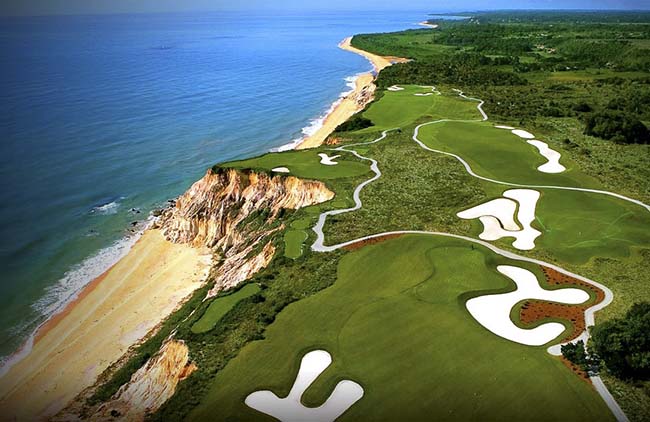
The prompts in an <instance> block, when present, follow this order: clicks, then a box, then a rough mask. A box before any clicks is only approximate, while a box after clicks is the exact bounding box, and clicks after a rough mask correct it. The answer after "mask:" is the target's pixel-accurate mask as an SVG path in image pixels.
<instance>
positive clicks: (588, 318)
mask: <svg viewBox="0 0 650 422" xmlns="http://www.w3.org/2000/svg"><path fill="white" fill-rule="evenodd" d="M454 91H456V92H457V93H458V95H459V96H460V97H462V98H465V99H467V100H470V101H477V102H479V104H478V105H477V109H478V111H479V112H480V113H481V116H482V117H483V118H482V119H481V120H480V121H486V120H488V116H487V114H486V113H485V112H484V111H483V108H482V106H483V104H484V101H483V100H480V99H478V98H472V97H467V96H465V95H464V94H463V92H462V91H460V90H454ZM476 121H477V120H453V119H440V120H435V121H431V122H427V123H423V124H420V125H418V126H416V128H415V130H414V133H413V137H412V139H413V140H414V141H415V142H416V143H417V144H418V145H419V146H420V147H422V148H423V149H425V150H427V151H431V152H435V153H439V154H443V155H448V156H451V157H454V158H456V159H457V160H458V161H460V163H461V164H462V165H463V166H464V167H465V169H466V171H467V173H469V174H470V175H471V176H473V177H476V178H478V179H480V180H484V181H487V182H491V183H496V184H500V185H506V186H513V187H522V188H538V189H561V190H573V191H580V192H590V193H596V194H604V195H609V196H613V197H616V198H619V199H623V200H625V201H628V202H631V203H634V204H637V205H640V206H642V207H643V208H645V209H646V210H648V211H650V205H647V204H645V203H643V202H641V201H638V200H636V199H632V198H628V197H626V196H623V195H619V194H617V193H614V192H608V191H602V190H597V189H586V188H573V187H566V186H541V185H523V184H517V183H509V182H503V181H500V180H495V179H490V178H487V177H484V176H480V175H478V174H476V173H475V172H474V171H473V170H472V168H471V166H470V165H469V164H468V163H467V162H466V161H465V160H463V159H462V158H461V157H460V156H458V155H456V154H453V153H449V152H445V151H440V150H436V149H433V148H430V147H428V146H426V145H425V144H424V143H423V142H422V141H420V140H419V139H418V134H419V130H420V128H421V127H424V126H427V125H431V124H436V123H441V122H476ZM394 130H397V129H388V130H384V131H383V132H382V133H381V136H380V137H379V138H377V139H374V140H372V141H369V142H361V143H355V144H349V145H343V146H340V147H338V148H334V149H333V150H334V151H345V152H349V153H351V154H353V155H355V156H356V157H357V158H359V159H361V160H365V161H369V162H370V169H371V170H372V172H373V173H374V176H372V177H371V178H370V179H368V180H365V181H364V182H362V183H360V184H359V185H358V186H357V187H356V189H355V190H354V193H353V195H352V196H353V199H354V206H353V207H350V208H344V209H336V210H331V211H325V212H323V213H321V214H320V215H319V217H318V221H317V223H316V225H315V226H314V227H313V228H312V230H313V231H314V232H315V233H316V240H315V241H314V243H313V244H312V246H311V249H312V250H313V251H315V252H331V251H335V250H337V249H340V248H343V247H346V246H349V245H352V244H355V243H358V242H362V241H364V240H369V239H375V238H378V237H384V236H389V235H399V234H419V235H430V236H442V237H448V238H454V239H461V240H464V241H467V242H471V243H474V244H478V245H481V246H483V247H485V248H487V249H489V250H491V251H492V252H494V253H496V254H498V255H501V256H503V257H505V258H509V259H512V260H515V261H523V262H529V263H533V264H537V265H542V266H545V267H548V268H551V269H553V270H555V271H558V272H560V273H562V274H565V275H567V276H570V277H573V278H576V279H578V280H581V281H583V282H586V283H589V284H592V285H594V286H596V287H597V288H599V289H601V290H602V291H603V292H604V293H605V298H604V299H603V301H602V302H600V303H598V304H596V305H594V306H592V307H590V308H589V309H587V310H586V311H585V327H586V328H585V331H583V332H582V334H581V335H580V336H579V337H577V338H576V339H574V340H572V341H571V342H566V343H563V344H567V343H575V342H577V341H580V340H583V341H584V343H585V344H587V341H588V339H589V331H588V328H589V327H591V326H593V325H594V324H595V313H596V312H598V311H600V310H601V309H603V308H605V307H606V306H607V305H609V304H610V303H611V302H612V300H613V299H614V294H613V293H612V291H611V290H609V288H607V287H606V286H604V285H602V284H600V283H598V282H596V281H594V280H590V279H588V278H586V277H583V276H581V275H579V274H576V273H573V272H571V271H568V270H565V269H564V268H561V267H559V266H557V265H554V264H551V263H548V262H545V261H541V260H538V259H534V258H528V257H525V256H522V255H518V254H516V253H513V252H510V251H507V250H504V249H501V248H498V247H497V246H495V245H493V244H491V243H489V242H486V241H483V240H480V239H475V238H472V237H468V236H463V235H458V234H452V233H445V232H432V231H421V230H397V231H390V232H381V233H375V234H371V235H368V236H363V237H360V238H357V239H353V240H349V241H347V242H343V243H339V244H336V245H330V246H327V245H325V234H324V233H323V227H324V226H325V222H326V221H327V217H329V216H333V215H340V214H344V213H348V212H353V211H356V210H358V209H360V208H361V207H362V206H363V204H362V202H361V198H360V194H361V190H363V188H364V187H366V186H367V185H369V184H370V183H372V182H374V181H375V180H377V179H379V178H380V177H381V175H382V173H381V170H380V169H379V165H378V163H377V160H374V159H372V158H369V157H364V156H363V155H361V154H359V153H358V152H357V151H355V150H354V149H348V148H350V147H354V146H359V145H370V144H374V143H377V142H380V141H382V140H384V139H385V138H386V137H387V136H388V133H389V132H391V131H394ZM561 346H562V344H556V345H553V346H551V347H549V348H548V349H547V351H548V352H549V353H550V354H552V355H556V356H557V355H561ZM590 379H591V382H592V383H593V385H594V388H595V389H596V391H597V392H598V394H600V396H601V397H602V399H603V400H604V401H605V403H606V404H607V406H608V407H609V409H610V410H611V412H612V413H613V415H614V417H615V418H616V419H617V420H618V421H621V422H627V421H629V419H628V418H627V416H625V413H624V412H623V410H622V409H621V408H620V406H619V405H618V403H617V402H616V400H615V399H614V397H613V396H612V395H611V393H610V392H609V390H608V389H607V387H606V386H605V384H604V383H603V381H602V380H601V378H600V377H599V376H590Z"/></svg>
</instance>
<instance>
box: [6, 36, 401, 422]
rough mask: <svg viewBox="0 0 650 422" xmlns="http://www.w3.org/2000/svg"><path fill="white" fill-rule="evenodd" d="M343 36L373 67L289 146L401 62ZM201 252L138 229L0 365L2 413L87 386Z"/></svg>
mask: <svg viewBox="0 0 650 422" xmlns="http://www.w3.org/2000/svg"><path fill="white" fill-rule="evenodd" d="M351 40H352V37H348V38H346V39H344V40H343V41H342V42H341V43H340V44H339V47H340V48H341V49H343V50H346V51H350V52H353V53H356V54H360V55H362V56H363V57H365V58H366V59H368V61H370V63H371V64H372V66H373V70H374V71H373V72H367V73H363V74H359V75H357V76H355V77H354V79H353V80H352V81H351V82H354V89H353V90H352V91H350V92H348V93H345V94H344V95H343V96H342V97H341V98H340V99H339V100H338V101H337V102H335V103H334V104H333V105H332V107H331V109H330V110H329V112H328V113H327V114H326V116H325V117H324V118H323V123H322V125H321V126H320V127H319V128H318V130H316V131H315V132H314V133H313V134H311V135H309V136H307V137H305V138H303V139H301V140H300V141H299V143H297V144H292V145H291V148H296V149H304V148H313V147H317V146H319V145H321V144H322V143H323V142H324V141H325V140H326V139H327V137H328V136H329V135H330V134H331V133H332V132H333V131H334V129H335V128H336V127H337V126H338V125H339V124H341V123H343V122H345V121H346V120H348V119H349V118H350V117H351V116H352V115H354V114H355V113H357V112H359V111H360V110H363V109H364V108H365V106H366V105H367V104H368V103H369V102H370V101H372V99H373V97H374V95H373V94H374V91H375V89H376V86H375V84H374V80H375V75H376V74H377V73H378V72H379V71H380V70H382V69H384V68H385V67H387V66H390V65H391V64H393V63H395V62H406V61H408V60H407V59H403V58H397V57H383V56H379V55H375V54H372V53H368V52H366V51H363V50H360V49H357V48H355V47H353V46H352V45H351ZM206 252H207V251H205V250H198V249H194V248H192V247H190V246H187V245H179V244H174V243H171V242H168V241H166V240H165V239H164V238H163V236H162V234H161V233H160V232H159V231H158V230H155V229H149V228H146V229H145V230H144V231H143V232H141V233H139V234H138V237H136V238H135V239H134V240H133V244H132V245H130V248H129V249H128V251H127V252H126V253H125V254H124V255H122V256H120V257H119V258H118V260H117V261H116V262H113V263H111V264H110V266H109V267H108V268H107V269H106V270H105V271H104V272H103V273H101V274H100V275H99V276H97V277H95V278H93V279H92V280H91V281H90V282H89V283H87V284H86V285H84V286H83V287H81V289H80V290H79V291H77V292H76V293H73V294H71V295H70V298H69V300H67V301H66V302H64V303H62V305H61V306H60V308H58V309H56V310H55V311H54V312H53V313H52V314H51V316H49V317H48V318H47V319H46V320H45V321H44V322H43V323H42V324H40V325H39V326H38V327H37V328H36V329H35V330H34V332H33V334H32V335H31V336H30V337H29V338H28V340H27V341H26V342H25V343H24V344H23V346H22V347H21V348H20V349H18V350H17V351H16V352H15V353H14V354H13V355H11V356H10V357H9V358H8V359H7V361H6V362H5V364H4V365H3V366H2V367H0V411H1V412H2V414H3V417H5V416H6V417H8V418H18V419H29V420H32V419H42V418H48V417H51V416H53V415H55V414H56V413H57V412H58V411H60V410H61V409H63V408H64V407H65V406H66V405H67V404H68V403H69V402H70V401H71V400H73V399H74V398H75V397H76V396H77V395H78V394H79V393H80V392H82V391H83V390H84V389H85V388H87V387H89V386H92V385H93V384H94V383H95V382H96V380H97V377H98V376H99V375H101V373H102V372H103V371H104V370H105V369H106V368H108V367H109V366H110V365H111V364H113V363H114V362H116V361H117V360H119V359H120V358H121V357H122V356H123V355H124V353H125V352H126V351H127V350H128V349H129V348H130V347H131V346H133V345H134V344H136V343H138V342H139V341H141V340H142V339H143V338H144V337H145V336H146V335H147V334H148V333H149V332H150V331H151V330H152V329H154V328H155V327H156V326H157V325H158V324H159V323H160V322H162V321H163V320H164V319H165V318H166V317H167V316H169V315H170V314H171V313H172V312H173V311H174V310H175V309H177V308H178V306H180V305H181V304H182V303H183V302H184V301H185V300H186V298H187V297H189V296H190V295H191V293H192V292H194V291H195V290H196V289H197V288H199V287H201V286H202V285H203V282H204V281H205V279H206V277H207V273H208V272H209V270H210V267H211V262H210V260H209V259H208V256H207V253H206ZM143 280H144V281H143ZM98 332H99V333H102V335H101V336H98V335H97V333H98ZM25 403H29V409H26V408H25V406H24V404H25Z"/></svg>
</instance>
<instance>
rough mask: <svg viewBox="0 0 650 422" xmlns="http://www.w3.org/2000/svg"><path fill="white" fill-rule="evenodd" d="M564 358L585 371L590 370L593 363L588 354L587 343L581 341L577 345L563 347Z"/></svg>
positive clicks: (571, 344) (568, 344) (570, 344)
mask: <svg viewBox="0 0 650 422" xmlns="http://www.w3.org/2000/svg"><path fill="white" fill-rule="evenodd" d="M561 349H562V356H564V357H565V358H567V359H568V360H569V361H570V362H571V363H574V364H576V365H578V366H579V367H580V368H582V369H583V370H585V371H588V370H589V369H590V366H592V364H593V361H592V359H591V358H590V357H589V355H588V354H587V350H586V349H585V343H584V342H583V341H582V340H580V341H578V342H576V343H567V344H564V345H562V347H561Z"/></svg>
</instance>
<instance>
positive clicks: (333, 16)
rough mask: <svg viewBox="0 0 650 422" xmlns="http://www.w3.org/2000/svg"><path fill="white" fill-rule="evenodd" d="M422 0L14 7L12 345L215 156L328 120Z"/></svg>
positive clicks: (5, 172)
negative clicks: (237, 8)
mask: <svg viewBox="0 0 650 422" xmlns="http://www.w3.org/2000/svg"><path fill="white" fill-rule="evenodd" d="M425 18H426V13H424V12H404V13H395V12H391V13H388V12H382V13H376V12H372V13H359V12H355V13H347V14H346V13H327V14H287V13H284V14H279V13H234V12H228V13H202V14H198V13H197V14H174V15H171V14H159V15H144V14H140V15H111V16H66V17H21V18H0V51H1V52H2V54H1V55H0V60H1V67H0V76H1V77H0V96H1V100H0V139H1V141H0V177H1V180H2V205H1V206H0V242H1V243H0V265H1V267H0V268H1V274H2V277H1V279H0V321H2V324H1V325H0V359H2V358H6V357H7V356H9V355H10V354H12V353H13V352H15V351H16V350H17V349H18V348H19V347H20V345H21V344H23V343H24V342H25V341H26V340H27V339H28V338H29V336H30V335H31V334H32V333H33V332H34V330H35V329H36V328H37V327H38V326H39V324H41V323H42V322H43V321H45V320H46V319H47V318H48V317H49V316H51V315H52V314H53V313H55V312H56V311H57V310H59V309H61V307H62V306H63V305H64V304H65V303H67V302H68V301H69V300H70V299H71V298H73V297H74V296H75V294H76V293H77V292H78V291H79V290H80V289H81V288H82V287H83V286H84V285H85V284H87V283H88V282H89V281H91V280H92V279H93V278H95V277H97V276H98V275H100V274H101V273H103V272H104V271H105V270H106V269H108V268H109V267H110V266H111V265H112V264H113V263H115V262H116V261H117V260H118V259H119V258H120V257H121V256H123V255H124V254H126V252H128V250H129V248H130V246H131V245H132V244H133V243H134V242H135V241H136V239H137V233H138V232H139V231H140V230H141V228H142V227H143V224H144V223H145V222H146V220H147V218H148V216H149V215H150V212H151V211H152V210H154V209H156V208H160V207H162V206H164V204H165V203H166V201H167V200H168V199H170V198H174V197H176V196H178V195H179V194H181V193H182V192H184V191H185V190H186V189H187V188H188V187H189V186H190V185H191V183H192V182H193V181H195V180H197V179H198V178H200V177H201V176H202V175H203V173H204V172H205V171H206V169H207V168H208V167H210V166H212V165H213V164H215V163H218V162H223V161H228V160H232V159H237V158H243V157H248V156H253V155H257V154H261V153H264V152H266V151H269V150H271V149H273V148H278V147H281V146H282V145H286V144H288V143H291V141H294V140H296V139H299V138H301V137H302V136H303V134H305V133H310V132H311V131H314V130H315V129H316V128H317V127H318V125H319V124H320V122H321V121H322V117H323V116H324V114H325V113H326V112H327V110H328V109H329V108H330V107H331V104H332V103H333V102H335V101H336V100H337V99H338V98H339V96H340V95H341V93H342V92H346V91H348V90H349V89H350V88H349V86H350V82H351V81H352V79H351V78H352V77H354V75H356V74H358V73H361V72H366V71H368V70H370V69H371V66H370V64H369V63H368V62H367V61H366V60H365V59H364V58H362V57H360V56H358V55H355V54H352V53H349V52H345V51H342V50H340V49H338V48H337V44H338V43H339V42H340V41H341V40H342V39H343V38H345V37H346V36H350V35H353V34H356V33H365V32H384V31H395V30H400V29H408V28H417V22H419V21H422V20H424V19H425Z"/></svg>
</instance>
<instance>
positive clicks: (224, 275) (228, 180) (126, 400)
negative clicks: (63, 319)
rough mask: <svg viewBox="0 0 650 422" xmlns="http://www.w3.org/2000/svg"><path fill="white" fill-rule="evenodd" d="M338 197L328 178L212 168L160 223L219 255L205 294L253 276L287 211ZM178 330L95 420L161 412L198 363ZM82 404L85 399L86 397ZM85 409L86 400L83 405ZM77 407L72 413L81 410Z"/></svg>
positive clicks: (171, 236)
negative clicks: (191, 359)
mask: <svg viewBox="0 0 650 422" xmlns="http://www.w3.org/2000/svg"><path fill="white" fill-rule="evenodd" d="M333 197H334V193H333V192H332V191H330V190H329V189H328V188H327V187H326V186H325V185H324V184H323V183H321V182H318V181H309V180H301V179H298V178H296V177H293V176H282V175H276V176H270V175H268V174H266V173H257V172H254V171H251V170H249V171H241V170H235V169H221V168H218V169H216V170H213V169H210V170H208V172H207V173H206V174H205V176H204V177H203V178H201V179H200V180H199V181H197V182H196V183H194V184H193V185H192V186H191V187H190V189H189V190H188V191H187V192H185V193H184V194H183V195H181V196H180V197H179V198H178V199H177V200H175V201H171V202H170V204H171V206H170V208H167V209H165V210H163V211H162V212H161V214H160V215H159V216H158V220H157V221H156V223H155V225H154V227H155V228H158V229H160V231H161V232H162V233H163V235H164V236H165V238H166V239H167V240H169V241H171V242H174V243H186V244H191V245H192V246H195V247H208V248H210V249H211V250H212V252H213V255H214V257H213V261H212V262H213V263H215V264H214V265H213V267H212V270H211V274H210V279H212V280H213V283H214V285H213V286H212V288H211V289H210V291H209V292H208V294H207V296H206V298H209V297H212V296H214V295H216V294H217V293H219V292H220V291H222V290H225V289H229V288H231V287H234V286H236V285H238V284H239V283H241V282H243V281H244V280H247V279H249V278H250V277H252V276H253V275H254V274H255V273H257V272H258V271H260V270H261V269H263V268H265V267H266V266H267V265H268V264H269V263H270V262H271V260H272V259H273V256H274V254H275V250H276V248H275V246H274V242H273V235H274V234H276V233H279V232H280V231H281V230H283V229H284V225H283V224H282V222H281V221H280V218H279V217H280V216H281V214H282V210H283V209H298V208H301V207H306V206H309V205H314V204H318V203H321V202H325V201H327V200H330V199H332V198H333ZM188 362H189V350H188V347H187V346H186V345H185V343H184V342H183V341H181V340H176V339H174V335H172V337H171V338H169V339H168V340H167V341H166V342H164V343H163V344H162V346H161V348H160V349H159V350H158V352H157V353H156V354H155V355H154V356H153V357H152V358H151V359H149V361H147V363H146V364H145V365H143V366H142V367H141V368H140V369H138V370H137V371H136V372H135V373H134V374H133V376H132V377H131V380H130V381H129V382H128V383H126V384H124V385H122V387H120V389H119V390H118V391H117V393H115V395H113V397H112V398H111V400H110V401H108V402H105V403H103V404H101V405H99V407H95V406H93V407H92V408H86V409H85V410H83V413H85V414H90V415H92V416H91V419H93V420H129V421H141V420H143V419H144V418H145V417H146V415H147V414H148V413H152V412H155V411H156V410H157V409H158V408H160V406H161V405H162V404H163V403H165V401H167V400H168V399H169V398H170V397H171V396H172V395H173V394H174V391H175V390H176V386H177V385H178V383H179V382H180V381H181V380H183V379H184V378H186V377H187V376H189V374H191V373H192V371H194V370H195V369H196V367H195V366H194V365H193V364H191V363H188ZM80 401H81V400H80ZM81 406H82V407H83V404H82V405H81ZM81 413H82V412H81V411H76V410H75V409H70V411H69V412H67V414H68V415H72V414H81Z"/></svg>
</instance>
